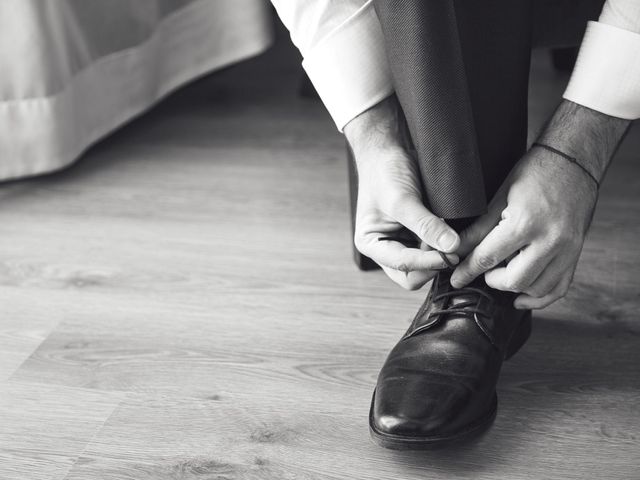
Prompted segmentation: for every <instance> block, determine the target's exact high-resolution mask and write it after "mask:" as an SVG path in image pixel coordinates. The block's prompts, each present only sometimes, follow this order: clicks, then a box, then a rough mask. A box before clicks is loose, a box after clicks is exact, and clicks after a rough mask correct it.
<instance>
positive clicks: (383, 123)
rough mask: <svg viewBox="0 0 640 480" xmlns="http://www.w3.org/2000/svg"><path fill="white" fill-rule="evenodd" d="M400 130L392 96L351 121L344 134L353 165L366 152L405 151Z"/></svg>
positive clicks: (398, 110)
mask: <svg viewBox="0 0 640 480" xmlns="http://www.w3.org/2000/svg"><path fill="white" fill-rule="evenodd" d="M402 126H403V117H402V113H401V110H400V106H399V104H398V101H397V99H396V97H395V95H391V96H390V97H387V98H385V99H384V100H382V101H381V102H379V103H377V104H376V105H374V106H373V107H371V108H369V109H368V110H366V111H364V112H362V113H361V114H360V115H358V116H357V117H355V118H354V119H352V120H351V121H350V122H349V123H347V125H345V127H344V129H343V131H344V135H345V137H346V139H347V142H349V146H350V147H351V149H352V150H353V153H354V156H355V158H356V162H360V161H361V160H363V159H364V158H366V157H367V155H366V153H368V152H374V151H375V152H378V153H379V152H380V151H381V150H384V151H399V150H404V149H405V147H406V140H405V134H404V132H403V130H402Z"/></svg>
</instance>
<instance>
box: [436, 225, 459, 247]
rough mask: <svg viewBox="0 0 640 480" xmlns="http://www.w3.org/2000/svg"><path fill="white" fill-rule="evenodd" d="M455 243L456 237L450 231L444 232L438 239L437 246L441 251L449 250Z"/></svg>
mask: <svg viewBox="0 0 640 480" xmlns="http://www.w3.org/2000/svg"><path fill="white" fill-rule="evenodd" d="M457 241H458V236H457V235H456V234H455V233H453V232H452V231H450V230H446V231H444V232H443V233H441V234H440V236H439V237H438V246H439V247H440V248H441V249H442V250H451V249H452V248H453V247H454V246H455V244H456V242H457Z"/></svg>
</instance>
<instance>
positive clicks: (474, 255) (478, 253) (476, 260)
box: [451, 222, 524, 288]
mask: <svg viewBox="0 0 640 480" xmlns="http://www.w3.org/2000/svg"><path fill="white" fill-rule="evenodd" d="M523 246H524V242H523V240H522V239H521V238H520V236H519V235H516V234H515V232H514V231H513V229H512V228H511V227H510V226H509V225H508V224H505V223H502V222H501V223H499V224H498V225H496V227H495V228H494V229H493V230H491V231H490V232H489V233H488V234H487V236H486V237H485V238H484V240H482V242H480V244H479V245H478V246H477V247H476V248H474V249H473V250H472V251H471V253H470V254H469V255H468V256H467V258H465V259H464V261H463V262H462V263H460V265H458V267H457V268H456V269H455V270H454V272H453V275H451V285H453V286H454V287H455V288H462V287H464V286H465V285H467V284H469V282H471V281H473V280H474V279H475V278H476V277H478V276H479V275H480V274H482V273H484V272H486V271H488V270H491V269H492V268H494V267H495V266H497V265H498V264H499V263H500V262H502V261H503V260H504V259H506V258H507V257H509V256H510V255H511V254H513V253H514V252H517V251H518V250H519V249H520V248H521V247H523Z"/></svg>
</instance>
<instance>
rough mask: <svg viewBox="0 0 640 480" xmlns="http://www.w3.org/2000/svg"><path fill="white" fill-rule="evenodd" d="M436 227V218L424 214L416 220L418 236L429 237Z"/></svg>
mask: <svg viewBox="0 0 640 480" xmlns="http://www.w3.org/2000/svg"><path fill="white" fill-rule="evenodd" d="M436 227H437V218H436V217H431V216H424V217H422V218H420V219H419V220H418V224H417V228H418V231H417V232H416V233H418V235H419V236H420V238H429V237H431V236H432V235H433V233H435V232H434V229H435V228H436Z"/></svg>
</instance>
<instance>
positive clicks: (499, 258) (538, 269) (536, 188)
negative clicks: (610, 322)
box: [451, 102, 629, 309]
mask: <svg viewBox="0 0 640 480" xmlns="http://www.w3.org/2000/svg"><path fill="white" fill-rule="evenodd" d="M628 125H629V122H627V121H625V120H620V119H616V118H613V117H608V116H606V115H603V114H600V113H597V112H593V111H591V110H589V109H586V108H585V107H581V106H579V105H576V104H572V103H570V102H564V103H563V104H562V105H561V106H560V107H559V108H558V110H557V111H556V113H555V115H554V117H553V118H552V120H551V122H550V123H549V125H548V126H547V129H546V131H545V132H544V133H543V135H542V137H541V143H543V144H551V145H553V146H554V148H557V149H559V150H561V151H563V152H565V153H567V154H568V155H570V156H573V157H575V158H577V159H581V161H582V162H583V163H581V164H582V165H583V166H584V167H585V168H586V169H587V170H588V171H589V172H590V173H591V175H592V176H594V177H596V178H597V179H601V178H602V177H603V176H604V172H605V170H606V168H607V165H608V163H609V161H610V160H611V157H612V156H613V153H614V152H615V149H616V147H617V145H618V144H619V142H620V140H621V138H622V137H623V136H624V133H625V132H626V130H627V128H628ZM597 194H598V189H597V185H596V183H595V182H594V180H593V179H592V178H591V176H590V175H589V174H588V173H586V172H585V171H584V170H583V169H582V168H580V167H579V166H577V165H575V164H573V163H571V162H569V161H568V160H566V159H565V158H562V157H561V156H559V155H557V154H555V153H553V152H550V151H548V150H546V149H543V148H540V147H534V148H533V149H532V150H531V151H529V152H528V153H527V154H526V155H525V156H524V157H523V158H522V159H521V160H520V162H518V164H517V165H516V167H515V168H514V170H513V171H512V172H511V174H510V175H509V177H508V178H507V179H506V180H505V182H504V184H503V185H502V187H501V188H500V190H499V191H498V193H497V194H496V195H495V197H494V198H493V200H492V202H491V203H490V205H489V211H488V213H487V214H486V215H484V216H482V217H481V218H480V219H478V221H476V222H475V223H474V224H473V225H472V226H471V227H470V228H469V229H468V230H467V231H465V232H463V234H462V237H463V240H462V245H461V248H460V252H461V253H466V252H467V251H469V250H471V249H472V248H473V245H477V246H476V247H475V248H473V250H471V253H469V255H468V256H467V257H466V258H465V260H464V261H463V262H462V263H461V264H460V265H459V266H458V267H457V268H456V270H455V272H454V274H453V276H452V278H451V283H452V284H453V286H454V287H458V288H459V287H462V286H464V285H466V284H468V283H469V282H470V281H471V280H473V279H474V278H476V277H477V276H478V275H480V274H482V273H485V272H486V273H485V280H486V282H487V284H488V285H489V286H491V287H493V288H496V289H498V290H505V291H512V292H518V293H522V295H519V296H518V297H517V298H516V300H515V306H516V308H522V309H528V308H532V309H536V308H544V307H546V306H547V305H550V304H551V303H553V302H555V301H556V300H558V299H559V298H561V297H563V296H564V295H565V294H566V293H567V290H568V289H569V286H570V284H571V281H572V279H573V274H574V272H575V269H576V265H577V262H578V258H579V257H580V252H581V250H582V245H583V243H584V238H585V235H586V232H587V230H588V228H589V225H590V223H591V218H592V214H593V210H594V208H595V204H596V200H597ZM504 261H507V262H508V263H507V264H506V265H503V264H502V263H503V262H504Z"/></svg>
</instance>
